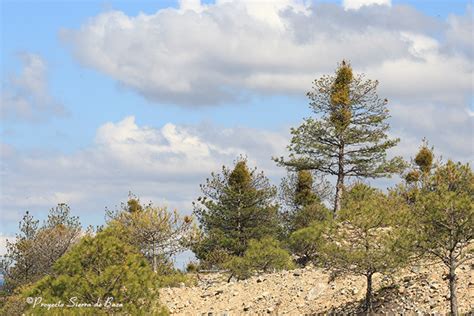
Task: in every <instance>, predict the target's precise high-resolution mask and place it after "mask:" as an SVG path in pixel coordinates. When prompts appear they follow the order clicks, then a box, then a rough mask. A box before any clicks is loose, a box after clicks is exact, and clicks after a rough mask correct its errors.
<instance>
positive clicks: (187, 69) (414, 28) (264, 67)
mask: <svg viewBox="0 0 474 316" xmlns="http://www.w3.org/2000/svg"><path fill="white" fill-rule="evenodd" d="M473 21H474V19H473V18H472V7H470V6H468V7H467V9H466V12H465V13H464V14H462V15H454V14H452V15H450V16H449V17H448V18H447V19H446V20H441V19H436V18H433V17H430V16H427V15H425V14H423V13H422V12H420V11H417V10H416V9H415V8H413V7H410V6H406V5H391V2H390V1H387V0H346V1H344V2H343V5H342V6H340V5H337V4H329V3H319V4H310V3H309V2H307V1H299V0H279V1H251V0H245V1H232V0H218V1H216V2H215V3H211V4H202V3H201V2H200V1H196V0H183V1H180V6H179V7H178V8H176V9H173V8H169V9H163V10H160V11H158V12H156V13H154V14H140V15H137V16H127V15H126V14H124V13H123V12H119V11H113V12H106V13H103V14H100V15H98V16H96V17H93V18H91V19H90V20H89V21H88V22H87V23H85V24H83V25H82V26H81V28H80V29H76V30H64V31H63V32H62V38H63V40H64V42H65V43H67V45H68V47H69V48H70V50H71V52H72V53H73V54H74V56H75V57H76V58H77V59H78V60H79V61H80V62H81V63H83V64H84V65H87V66H89V67H92V68H95V69H97V70H99V71H102V72H104V73H106V74H108V75H109V76H110V77H112V78H114V79H116V80H117V81H118V82H119V83H120V84H121V85H124V86H126V87H128V88H130V89H132V90H134V91H136V92H138V93H139V94H141V95H143V96H144V97H146V98H147V99H149V100H152V101H154V102H158V103H172V104H179V105H182V106H189V107H197V106H202V105H217V104H221V103H229V102H231V103H232V102H234V103H238V102H240V101H243V100H245V98H247V97H249V95H250V96H251V95H253V94H263V95H267V94H278V95H281V94H285V95H292V94H294V95H303V94H304V93H305V92H306V91H308V90H309V89H310V85H311V82H312V80H313V79H314V78H316V77H319V76H321V75H322V74H327V73H332V72H333V71H334V68H335V66H336V64H337V63H338V62H340V61H341V60H342V59H348V60H350V61H351V63H352V65H353V66H354V68H355V70H356V71H357V72H364V73H366V75H367V77H369V78H374V79H378V80H379V81H380V87H379V88H380V90H379V92H380V94H381V95H382V96H383V97H387V98H388V99H389V101H390V103H389V107H390V110H391V111H392V113H393V120H392V122H393V126H394V128H396V129H397V130H398V131H400V134H403V135H405V136H406V137H407V138H410V139H419V140H421V138H422V137H424V136H426V137H429V138H431V140H432V142H433V143H440V144H441V146H440V147H441V150H442V151H446V152H447V149H448V148H449V149H452V150H453V152H452V153H451V157H453V158H455V157H459V159H471V158H472V156H473V150H472V141H471V139H472V130H473V121H472V115H471V114H470V113H472V109H471V108H470V106H469V103H470V102H471V100H472V91H473V80H472V77H473V68H474V66H473V62H472V61H473V60H472V58H473V56H474V53H473V42H472V30H473ZM418 115H421V117H423V118H424V119H423V120H420V119H419V118H420V116H418ZM441 126H443V128H444V129H445V131H446V132H445V133H439V132H437V130H439V128H440V127H441ZM448 134H449V135H450V137H452V139H451V140H449V139H447V138H446V137H447V136H446V135H448ZM411 150H416V148H412V149H411Z"/></svg>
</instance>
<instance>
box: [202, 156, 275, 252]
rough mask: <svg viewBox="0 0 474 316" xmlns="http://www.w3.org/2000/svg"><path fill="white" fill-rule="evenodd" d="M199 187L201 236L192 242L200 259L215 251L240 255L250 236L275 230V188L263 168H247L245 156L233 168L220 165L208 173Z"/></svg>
mask: <svg viewBox="0 0 474 316" xmlns="http://www.w3.org/2000/svg"><path fill="white" fill-rule="evenodd" d="M201 191H202V193H203V195H202V196H201V197H199V198H198V200H197V202H196V203H194V214H195V215H196V217H197V219H198V221H199V223H200V227H201V229H202V238H201V239H200V240H199V242H197V243H196V244H195V245H194V246H193V250H194V252H195V253H196V255H197V256H198V258H199V259H202V260H204V261H206V258H209V256H212V253H213V252H215V251H218V252H221V253H225V254H227V255H231V256H243V254H244V252H245V250H246V249H247V246H248V243H249V241H250V240H251V239H260V238H262V237H263V236H266V235H270V236H275V235H276V234H277V233H278V229H279V228H278V226H279V225H278V214H277V205H276V204H275V203H274V199H275V195H276V188H275V187H273V186H271V185H270V183H269V181H268V179H267V178H266V177H265V175H264V174H263V172H258V171H257V169H256V168H255V169H252V170H250V169H249V168H248V167H247V162H246V160H244V159H240V160H238V161H237V162H236V164H235V166H234V168H233V169H232V170H231V169H229V168H226V167H223V168H222V173H221V174H214V173H213V174H211V178H210V179H207V180H206V183H205V184H203V185H201ZM219 257H220V258H223V255H219Z"/></svg>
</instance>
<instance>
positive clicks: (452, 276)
mask: <svg viewBox="0 0 474 316" xmlns="http://www.w3.org/2000/svg"><path fill="white" fill-rule="evenodd" d="M448 278H449V304H450V307H451V315H452V316H458V315H459V313H458V299H457V296H456V287H457V277H456V266H455V262H453V260H451V264H450V267H449V277H448Z"/></svg>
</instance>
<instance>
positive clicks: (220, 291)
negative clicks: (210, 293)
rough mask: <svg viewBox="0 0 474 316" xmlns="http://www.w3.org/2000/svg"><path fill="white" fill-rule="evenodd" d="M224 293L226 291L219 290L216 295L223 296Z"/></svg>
mask: <svg viewBox="0 0 474 316" xmlns="http://www.w3.org/2000/svg"><path fill="white" fill-rule="evenodd" d="M222 293H224V290H222V289H218V290H217V291H216V293H215V294H214V295H221V294H222Z"/></svg>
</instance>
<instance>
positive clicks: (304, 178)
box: [280, 170, 329, 235]
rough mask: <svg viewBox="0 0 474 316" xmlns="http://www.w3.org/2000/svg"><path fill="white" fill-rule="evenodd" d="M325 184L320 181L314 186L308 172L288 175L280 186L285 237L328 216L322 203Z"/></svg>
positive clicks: (325, 192) (325, 191) (325, 188)
mask: <svg viewBox="0 0 474 316" xmlns="http://www.w3.org/2000/svg"><path fill="white" fill-rule="evenodd" d="M327 191H328V190H327V182H326V181H324V179H322V181H321V183H319V184H318V185H315V183H314V181H313V176H312V174H311V172H310V171H308V170H300V171H298V172H297V173H290V174H289V176H288V177H286V178H284V179H283V181H282V183H281V186H280V200H281V201H282V204H283V207H282V217H283V224H284V228H285V232H286V234H287V235H289V234H291V233H293V232H294V231H296V230H298V229H302V228H305V227H308V226H309V225H310V224H311V222H313V221H322V220H324V219H326V217H327V216H328V215H329V214H328V210H327V208H326V207H325V206H324V204H323V203H322V198H321V197H323V196H325V195H326V194H327Z"/></svg>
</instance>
